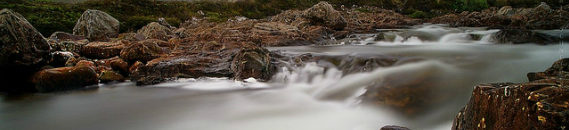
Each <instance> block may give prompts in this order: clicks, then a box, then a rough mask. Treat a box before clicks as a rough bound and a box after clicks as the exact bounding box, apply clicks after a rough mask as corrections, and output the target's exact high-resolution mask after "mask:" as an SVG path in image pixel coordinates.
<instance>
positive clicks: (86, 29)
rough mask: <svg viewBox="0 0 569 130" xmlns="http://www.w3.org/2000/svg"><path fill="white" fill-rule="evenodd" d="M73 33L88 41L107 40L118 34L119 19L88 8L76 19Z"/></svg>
mask: <svg viewBox="0 0 569 130" xmlns="http://www.w3.org/2000/svg"><path fill="white" fill-rule="evenodd" d="M73 34H74V35H81V36H85V37H86V38H87V39H89V40H90V41H109V40H110V39H111V38H116V37H117V36H118V34H119V21H118V20H117V19H115V18H113V17H112V16H111V15H109V14H107V13H105V12H103V11H99V10H91V9H89V10H87V11H85V12H83V14H82V15H81V17H80V18H79V20H77V24H75V27H74V28H73Z"/></svg>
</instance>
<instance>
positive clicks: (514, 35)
mask: <svg viewBox="0 0 569 130" xmlns="http://www.w3.org/2000/svg"><path fill="white" fill-rule="evenodd" d="M493 37H494V40H495V41H497V42H498V43H511V44H521V43H537V44H548V43H553V42H554V41H558V40H559V38H556V37H553V36H549V35H546V34H542V33H538V32H535V31H531V30H521V29H505V30H500V31H499V32H497V33H496V34H494V35H493Z"/></svg>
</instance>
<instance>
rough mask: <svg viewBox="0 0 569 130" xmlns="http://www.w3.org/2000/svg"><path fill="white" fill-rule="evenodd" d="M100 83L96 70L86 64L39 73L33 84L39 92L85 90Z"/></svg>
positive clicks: (35, 76)
mask: <svg viewBox="0 0 569 130" xmlns="http://www.w3.org/2000/svg"><path fill="white" fill-rule="evenodd" d="M98 82H99V80H98V79H97V73H96V72H95V70H94V68H92V66H90V65H86V64H78V65H77V66H75V67H61V68H53V69H46V70H42V71H39V72H38V73H36V74H35V75H34V77H33V83H34V84H35V88H36V89H37V90H38V91H39V92H52V91H61V90H69V89H77V88H83V87H85V86H88V85H93V84H97V83H98Z"/></svg>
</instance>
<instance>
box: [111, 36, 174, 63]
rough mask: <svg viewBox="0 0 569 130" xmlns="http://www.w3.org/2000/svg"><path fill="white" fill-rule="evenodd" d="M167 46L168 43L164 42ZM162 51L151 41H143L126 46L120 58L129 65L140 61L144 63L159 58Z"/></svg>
mask: <svg viewBox="0 0 569 130" xmlns="http://www.w3.org/2000/svg"><path fill="white" fill-rule="evenodd" d="M164 43H165V44H168V42H164ZM163 53H164V50H163V49H162V48H160V46H158V44H157V43H156V42H154V41H153V40H144V41H140V42H136V43H132V44H130V45H128V46H126V47H125V48H124V49H123V50H122V51H121V52H120V57H121V58H122V59H125V60H126V61H128V62H130V63H134V62H136V61H141V62H144V63H146V62H147V61H150V60H152V59H156V58H158V57H160V55H161V54H163Z"/></svg>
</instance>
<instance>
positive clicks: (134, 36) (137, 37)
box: [116, 33, 146, 42]
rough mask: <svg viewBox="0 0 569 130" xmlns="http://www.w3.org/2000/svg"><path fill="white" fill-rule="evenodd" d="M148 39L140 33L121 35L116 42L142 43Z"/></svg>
mask: <svg viewBox="0 0 569 130" xmlns="http://www.w3.org/2000/svg"><path fill="white" fill-rule="evenodd" d="M144 39H146V38H145V36H144V35H142V34H138V33H121V34H119V36H118V37H117V39H116V40H127V41H130V42H135V41H142V40H144Z"/></svg>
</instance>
